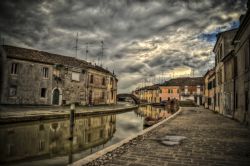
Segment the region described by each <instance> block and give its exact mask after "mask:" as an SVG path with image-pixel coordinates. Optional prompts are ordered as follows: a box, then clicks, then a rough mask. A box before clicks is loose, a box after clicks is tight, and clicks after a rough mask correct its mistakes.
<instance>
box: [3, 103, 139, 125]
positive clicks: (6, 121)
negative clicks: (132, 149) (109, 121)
mask: <svg viewBox="0 0 250 166" xmlns="http://www.w3.org/2000/svg"><path fill="white" fill-rule="evenodd" d="M136 108H138V105H136V106H129V107H124V108H114V109H113V108H110V109H106V110H101V111H85V112H76V113H75V117H83V116H94V115H106V114H113V113H122V112H126V111H130V110H133V109H136ZM69 117H70V114H69V113H61V114H50V115H28V116H19V117H18V116H16V117H15V116H12V117H6V118H3V117H0V124H10V123H19V122H31V121H42V120H51V119H65V118H69Z"/></svg>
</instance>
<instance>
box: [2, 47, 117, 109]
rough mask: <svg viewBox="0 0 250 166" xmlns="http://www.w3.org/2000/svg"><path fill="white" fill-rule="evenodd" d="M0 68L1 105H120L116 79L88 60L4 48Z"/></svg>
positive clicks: (29, 50) (18, 48)
mask: <svg viewBox="0 0 250 166" xmlns="http://www.w3.org/2000/svg"><path fill="white" fill-rule="evenodd" d="M0 66H1V73H0V74H1V75H0V94H1V96H0V103H1V104H31V105H67V104H70V103H77V104H79V105H88V104H91V105H93V104H114V103H116V94H117V81H118V80H117V78H116V76H115V75H114V74H113V73H111V72H109V71H108V70H105V69H103V68H102V67H99V66H94V65H92V64H90V63H88V62H86V61H84V60H80V59H77V58H74V57H68V56H62V55H57V54H51V53H48V52H44V51H38V50H32V49H26V48H20V47H14V46H7V45H4V46H3V47H2V48H1V54H0Z"/></svg>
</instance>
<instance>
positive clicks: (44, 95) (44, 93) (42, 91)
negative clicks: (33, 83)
mask: <svg viewBox="0 0 250 166" xmlns="http://www.w3.org/2000/svg"><path fill="white" fill-rule="evenodd" d="M46 92H47V89H46V88H42V89H41V97H42V98H45V97H46Z"/></svg>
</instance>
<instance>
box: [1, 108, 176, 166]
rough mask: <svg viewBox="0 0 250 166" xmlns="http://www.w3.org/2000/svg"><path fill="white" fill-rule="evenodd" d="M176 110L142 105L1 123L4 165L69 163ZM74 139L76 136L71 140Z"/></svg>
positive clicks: (2, 159) (134, 132) (26, 165)
mask: <svg viewBox="0 0 250 166" xmlns="http://www.w3.org/2000/svg"><path fill="white" fill-rule="evenodd" d="M172 113H173V111H170V110H169V109H167V108H164V107H152V106H150V105H147V106H141V107H139V108H138V109H136V110H132V111H129V112H125V113H120V114H113V115H110V114H109V115H100V116H89V117H81V118H76V119H75V125H74V127H73V128H71V127H70V123H69V120H68V119H64V120H53V121H40V122H32V123H18V124H11V125H1V126H0V149H1V153H0V163H1V165H24V166H29V165H30V166H31V165H32V166H33V165H67V164H69V163H72V162H74V161H77V160H79V159H81V158H84V157H86V156H88V155H90V154H92V153H94V152H97V151H99V150H102V149H103V148H105V147H108V146H110V145H113V144H115V143H117V142H119V141H121V140H123V139H125V138H127V137H130V136H132V135H134V134H137V133H138V132H140V131H142V130H143V129H145V128H146V127H148V126H150V125H153V124H155V123H157V122H159V121H161V120H163V119H164V118H167V117H169V116H170V115H171V114H172ZM69 138H72V139H69Z"/></svg>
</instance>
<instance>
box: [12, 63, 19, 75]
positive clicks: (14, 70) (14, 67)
mask: <svg viewBox="0 0 250 166" xmlns="http://www.w3.org/2000/svg"><path fill="white" fill-rule="evenodd" d="M17 70H18V64H17V63H12V64H11V74H17Z"/></svg>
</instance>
